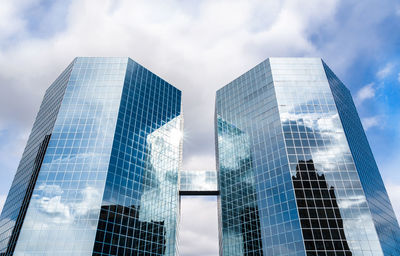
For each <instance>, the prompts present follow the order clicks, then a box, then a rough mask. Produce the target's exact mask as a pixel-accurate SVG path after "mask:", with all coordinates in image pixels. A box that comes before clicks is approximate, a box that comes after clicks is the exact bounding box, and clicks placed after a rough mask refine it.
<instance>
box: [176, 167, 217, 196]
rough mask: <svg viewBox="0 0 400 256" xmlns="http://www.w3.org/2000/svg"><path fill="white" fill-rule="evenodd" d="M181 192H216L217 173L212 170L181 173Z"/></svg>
mask: <svg viewBox="0 0 400 256" xmlns="http://www.w3.org/2000/svg"><path fill="white" fill-rule="evenodd" d="M180 174H181V177H180V190H181V191H216V190H217V172H216V171H215V170H214V171H210V170H196V171H194V170H190V171H187V170H186V171H181V173H180Z"/></svg>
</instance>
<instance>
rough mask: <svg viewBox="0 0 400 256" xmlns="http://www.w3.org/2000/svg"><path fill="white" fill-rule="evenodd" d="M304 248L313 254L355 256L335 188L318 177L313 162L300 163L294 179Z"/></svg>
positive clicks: (321, 176)
mask: <svg viewBox="0 0 400 256" xmlns="http://www.w3.org/2000/svg"><path fill="white" fill-rule="evenodd" d="M292 179H293V186H294V192H295V195H296V201H297V207H298V209H299V217H300V222H301V226H302V227H303V236H304V245H305V247H306V251H307V253H308V254H311V255H321V254H324V253H325V251H334V252H335V253H341V254H342V255H352V253H351V251H350V248H349V245H348V244H347V240H346V235H345V234H344V229H343V219H342V217H341V215H340V210H339V205H338V203H337V200H336V195H335V189H334V187H332V186H330V187H328V183H327V182H326V179H325V175H324V174H323V173H322V174H318V172H317V170H316V169H315V166H314V163H313V161H312V160H308V161H303V160H300V161H299V163H298V165H297V166H296V176H293V177H292Z"/></svg>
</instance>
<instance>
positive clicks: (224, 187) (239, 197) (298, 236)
mask: <svg viewBox="0 0 400 256" xmlns="http://www.w3.org/2000/svg"><path fill="white" fill-rule="evenodd" d="M215 128H216V156H217V169H218V188H219V190H220V200H219V216H220V227H219V228H220V255H353V256H356V255H374V256H375V255H400V241H399V240H400V232H399V225H398V223H397V220H396V218H395V215H394V212H393V209H392V206H391V204H390V201H389V198H388V195H387V193H386V190H385V187H384V184H383V181H382V178H381V176H380V174H379V171H378V167H377V165H376V163H375V160H374V157H373V155H372V152H371V149H370V147H369V144H368V141H367V138H366V135H365V133H364V130H363V128H362V125H361V122H360V119H359V117H358V114H357V111H356V108H355V106H354V103H353V100H352V97H351V95H350V92H349V90H348V89H347V88H346V87H345V86H344V85H343V83H342V82H340V80H339V79H338V78H337V77H336V76H335V75H334V74H333V72H332V71H331V70H330V69H329V68H328V66H327V65H326V64H325V63H324V62H323V61H322V60H321V59H317V58H270V59H267V60H265V61H264V62H262V63H260V64H259V65H257V66H256V67H254V68H253V69H251V70H250V71H248V72H246V73H245V74H243V75H242V76H240V77H239V78H237V79H235V80H234V81H232V82H231V83H229V84H228V85H226V86H225V87H223V88H221V89H220V90H218V91H217V96H216V111H215Z"/></svg>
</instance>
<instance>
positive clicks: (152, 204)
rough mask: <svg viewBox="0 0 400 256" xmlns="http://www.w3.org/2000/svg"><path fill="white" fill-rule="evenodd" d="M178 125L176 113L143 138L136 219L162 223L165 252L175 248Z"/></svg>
mask: <svg viewBox="0 0 400 256" xmlns="http://www.w3.org/2000/svg"><path fill="white" fill-rule="evenodd" d="M182 129H183V127H182V118H181V116H178V117H175V118H174V119H172V120H171V121H169V122H168V123H167V124H165V125H163V126H161V127H160V128H158V129H157V130H155V131H154V132H152V133H150V134H149V135H147V138H146V141H147V152H148V157H147V158H146V159H145V161H146V163H147V166H146V168H145V174H144V179H145V180H144V183H145V184H144V190H143V194H142V196H141V200H140V209H139V220H140V221H142V222H163V223H165V227H166V241H168V243H167V245H166V252H167V254H168V253H169V252H172V251H174V248H175V244H174V242H173V241H175V237H176V227H177V209H178V207H177V205H178V196H179V195H178V193H179V191H178V171H179V167H180V161H181V153H180V152H181V145H182V139H183V137H182ZM174 209H176V211H175V210H174Z"/></svg>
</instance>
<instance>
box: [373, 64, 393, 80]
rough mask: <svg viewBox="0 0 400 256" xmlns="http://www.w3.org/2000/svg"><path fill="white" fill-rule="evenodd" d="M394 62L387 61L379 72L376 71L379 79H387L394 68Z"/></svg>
mask: <svg viewBox="0 0 400 256" xmlns="http://www.w3.org/2000/svg"><path fill="white" fill-rule="evenodd" d="M393 67H394V65H393V63H387V64H386V65H385V66H384V67H382V68H381V69H380V70H378V72H377V73H376V76H377V77H378V78H379V79H381V80H382V79H385V78H386V77H387V76H388V75H389V74H390V73H391V72H392V70H393Z"/></svg>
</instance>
